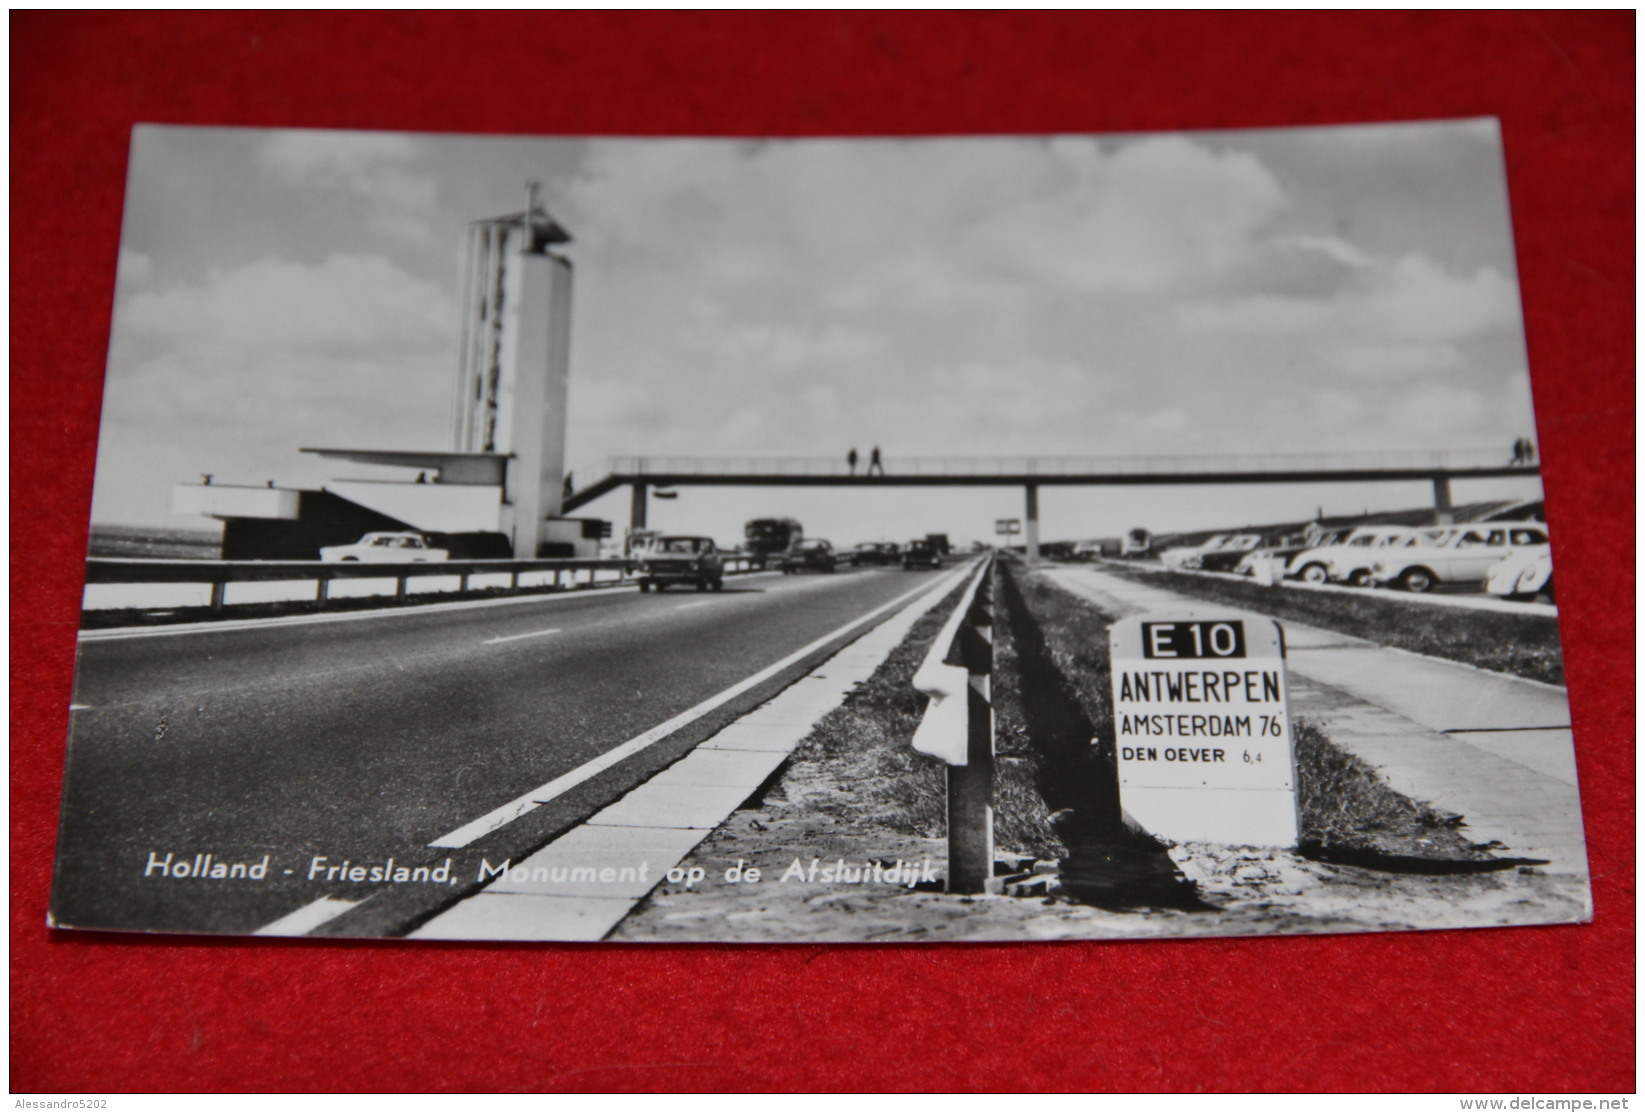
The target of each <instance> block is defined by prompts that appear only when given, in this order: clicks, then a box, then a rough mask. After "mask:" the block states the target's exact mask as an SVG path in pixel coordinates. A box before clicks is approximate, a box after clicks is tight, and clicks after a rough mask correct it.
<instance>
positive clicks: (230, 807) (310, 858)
mask: <svg viewBox="0 0 1645 1113" xmlns="http://www.w3.org/2000/svg"><path fill="white" fill-rule="evenodd" d="M936 578H937V577H936V576H935V575H933V574H932V573H905V572H901V571H897V570H862V571H846V570H844V569H842V570H841V571H840V573H838V574H835V575H800V576H781V575H775V574H767V575H756V576H750V577H739V578H735V579H732V580H728V581H727V583H726V588H725V590H724V591H723V592H719V593H707V594H700V593H697V592H692V591H687V590H675V591H671V592H662V593H653V594H649V595H642V594H640V593H639V592H637V591H634V590H632V589H628V590H617V591H609V592H597V593H586V594H584V593H578V594H567V595H563V596H556V597H546V598H541V599H531V600H529V601H518V600H511V601H509V602H508V603H507V604H506V605H500V606H498V605H491V606H466V607H455V608H449V609H445V608H442V609H440V610H429V609H425V608H415V609H408V610H403V611H398V612H394V613H368V614H365V615H358V614H356V615H352V616H349V617H347V618H343V619H339V620H327V621H321V622H312V621H311V622H298V623H284V624H281V623H275V624H262V625H258V626H256V627H254V628H239V629H210V630H197V631H190V632H177V631H172V632H167V631H165V630H155V631H145V632H143V633H141V634H135V635H132V636H119V637H114V638H91V639H87V640H85V641H83V642H82V644H81V648H80V661H79V670H78V674H77V679H76V688H75V696H74V705H75V709H74V710H73V712H72V713H71V717H70V739H69V757H68V764H67V781H66V786H65V790H64V803H63V816H64V822H63V829H62V834H61V836H60V845H59V849H58V867H57V879H56V886H55V890H54V893H53V914H54V917H55V921H56V922H57V923H58V924H60V925H62V926H68V927H83V928H119V929H137V930H146V931H189V932H231V933H247V932H252V931H256V930H257V929H259V928H262V927H266V926H267V925H269V924H270V923H272V922H274V921H276V920H278V919H280V918H282V917H285V916H288V915H290V914H292V913H294V912H297V911H298V910H300V909H304V908H305V907H307V906H310V905H313V904H314V903H315V902H317V901H326V902H339V903H337V904H335V905H334V907H343V908H347V912H346V914H344V915H340V916H338V917H336V918H335V919H333V920H331V921H330V922H329V923H327V924H326V925H325V927H324V929H323V930H322V931H321V932H320V933H322V934H325V933H330V934H360V935H393V934H398V933H400V932H402V931H406V930H410V928H412V927H415V926H416V925H417V923H420V922H421V921H422V920H425V919H427V918H428V917H429V916H431V915H433V914H434V913H435V912H437V911H438V910H439V909H440V908H442V907H445V906H447V905H449V904H450V903H452V902H453V901H455V900H456V899H458V898H459V897H461V896H462V895H464V894H465V893H467V892H470V891H472V889H473V888H474V884H473V882H474V880H475V878H476V877H477V875H478V865H479V862H480V860H481V858H482V857H489V858H490V860H491V861H493V862H495V861H497V860H499V859H500V858H503V857H508V856H510V855H513V856H514V857H516V858H518V857H520V856H521V855H523V854H525V853H528V852H529V851H531V850H533V849H535V848H536V847H537V846H540V845H542V844H543V843H544V842H546V841H547V840H548V839H550V838H552V837H553V836H554V835H556V834H558V833H559V832H560V831H563V830H565V829H566V828H568V827H570V826H571V825H572V824H574V823H576V822H577V821H579V820H580V819H582V818H584V817H585V816H587V815H589V814H591V813H592V812H593V811H595V810H597V809H598V808H600V807H603V806H605V805H606V804H608V803H610V802H611V801H612V800H615V799H617V798H618V797H619V796H621V795H622V794H623V793H624V792H626V791H628V789H630V788H631V787H633V785H635V784H637V783H639V782H640V781H642V780H644V779H645V778H646V777H647V776H649V775H650V774H651V773H653V772H655V771H656V770H657V769H659V768H661V767H663V766H665V765H667V764H669V763H671V762H672V761H674V760H676V759H677V758H678V757H679V756H681V755H682V754H683V753H685V752H686V751H688V750H689V749H690V748H691V747H692V746H694V745H696V744H697V742H699V741H701V740H702V739H703V738H705V737H707V736H708V735H709V734H711V733H713V732H714V731H715V730H717V729H719V728H720V727H721V726H722V725H724V723H726V722H728V721H730V719H732V718H734V717H735V716H737V715H739V714H741V713H743V712H745V711H746V710H747V709H748V708H750V707H752V706H755V705H757V704H758V703H761V702H763V701H764V700H766V699H768V698H770V696H771V695H772V694H774V692H775V691H777V690H780V689H781V687H783V686H785V685H786V684H787V683H789V682H791V681H792V680H793V679H794V678H795V677H796V676H798V675H801V674H803V672H804V671H805V670H806V669H807V668H809V667H810V665H811V664H812V663H814V662H815V660H817V659H820V657H821V656H823V655H825V654H826V653H828V652H832V650H833V648H836V647H837V645H838V644H842V643H843V641H844V640H847V639H848V638H849V637H851V636H854V635H855V634H856V633H860V632H861V629H860V628H859V629H856V630H853V631H851V632H850V633H848V634H842V636H841V637H840V638H838V639H835V640H834V641H833V642H831V643H830V644H829V645H828V646H826V647H820V648H818V649H817V650H816V651H815V652H813V653H811V654H809V655H808V656H806V657H805V658H803V659H801V660H798V661H796V662H794V663H793V664H792V665H791V666H790V667H788V668H785V669H784V670H782V671H781V672H780V673H779V674H777V675H774V676H773V677H771V678H770V679H769V680H767V681H765V682H763V683H761V684H760V685H758V686H757V687H755V688H753V689H751V690H749V691H747V692H745V693H743V694H741V695H740V696H738V697H737V698H735V699H733V700H731V701H730V702H728V703H726V704H724V705H723V706H722V707H720V708H718V709H716V710H714V711H711V712H709V713H707V714H705V715H703V716H700V717H697V718H696V719H695V720H694V721H693V722H691V723H689V724H687V725H684V726H681V727H680V729H678V730H675V731H673V732H672V733H670V734H668V735H667V737H665V738H663V739H662V740H661V741H660V742H658V743H657V744H656V745H652V746H650V747H648V748H646V749H645V750H643V751H642V752H640V753H638V754H635V755H634V756H632V757H630V758H628V759H626V760H624V761H621V762H619V763H617V764H615V765H613V766H612V767H611V768H610V769H608V770H605V771H602V772H600V773H598V774H597V775H594V776H593V777H591V778H590V779H588V780H586V781H585V782H584V783H582V784H579V785H577V786H576V787H575V788H573V789H571V790H570V791H567V792H565V793H564V794H562V795H561V796H559V797H558V798H556V799H555V800H553V801H552V803H550V804H548V805H546V806H543V807H540V808H537V809H535V810H533V811H531V812H530V813H529V814H528V815H526V816H523V817H522V818H519V819H517V820H514V821H512V822H507V823H502V824H501V825H500V826H498V827H497V828H496V829H495V830H492V831H489V832H488V833H485V834H483V835H482V836H481V837H478V838H476V839H474V840H473V841H471V842H469V843H468V844H467V845H464V846H459V847H453V846H451V845H450V843H449V839H448V840H447V842H446V844H445V845H442V846H432V845H431V844H432V843H435V842H437V841H440V840H442V839H443V838H446V837H448V836H449V834H450V833H451V832H453V831H456V830H459V829H462V828H464V827H465V825H472V824H473V823H474V822H475V821H476V820H479V819H481V818H482V817H484V816H486V815H487V814H488V813H492V812H494V811H495V809H497V808H499V807H500V806H503V805H505V804H506V803H507V802H508V801H510V800H514V799H517V798H518V797H520V795H521V794H522V793H529V792H530V791H531V790H532V789H534V788H535V787H537V786H540V785H544V784H546V783H547V782H549V781H552V780H554V779H556V778H559V777H563V776H565V775H566V774H568V773H570V772H572V771H574V770H576V769H578V768H579V767H580V766H583V765H584V764H585V763H587V762H589V761H590V760H592V759H595V758H597V757H598V756H600V755H602V754H604V753H606V752H608V751H610V750H612V749H613V748H615V747H618V746H620V745H622V744H623V743H625V742H627V741H629V740H630V739H633V738H634V737H635V736H637V735H640V734H642V733H644V732H646V731H648V730H651V729H653V728H655V727H657V726H658V725H659V724H663V723H666V722H667V721H668V720H670V719H671V718H673V717H675V716H678V715H680V714H681V713H682V712H686V711H689V710H690V709H692V708H694V707H696V706H697V705H698V704H700V703H702V702H704V701H705V700H709V699H710V698H711V697H713V696H715V695H716V694H718V693H722V692H723V691H724V690H725V689H727V688H729V687H731V686H733V685H735V684H737V683H738V682H739V681H743V680H745V679H747V678H748V677H750V676H752V675H754V674H756V673H758V672H760V671H761V670H762V669H766V668H768V667H769V666H771V665H773V664H774V663H776V662H779V661H781V660H782V659H783V658H785V657H787V656H789V655H791V654H793V653H795V651H797V650H799V649H802V648H803V647H805V646H807V645H809V644H811V643H812V642H815V641H817V640H818V639H820V638H823V637H825V636H826V635H828V634H830V633H831V632H833V631H836V630H840V629H841V628H842V627H846V626H850V625H851V624H853V623H854V622H858V620H860V619H862V617H863V616H864V615H866V614H868V613H869V612H871V611H873V610H874V609H875V608H877V607H880V606H882V605H883V604H886V603H888V602H890V601H892V600H894V599H896V598H898V597H899V596H902V595H904V594H905V593H908V592H909V591H911V590H912V589H915V588H916V587H919V586H921V585H924V584H932V583H934V581H935V580H936ZM207 854H209V855H211V859H210V860H209V861H207V860H206V859H205V858H204V855H207ZM168 856H169V857H168ZM391 858H392V859H393V864H392V865H390V864H389V859H391ZM316 859H323V861H322V862H318V863H317V862H316ZM197 863H198V865H197ZM265 863H266V864H265ZM345 863H346V865H345ZM448 865H449V868H447V869H444V870H443V869H442V867H445V866H448ZM216 866H222V867H223V870H222V871H221V872H224V873H227V874H230V875H231V876H225V877H213V876H211V874H212V872H213V867H216ZM237 866H238V867H240V868H239V869H238V870H237V869H235V867H237ZM359 867H364V870H360V871H359V872H355V871H356V870H358V868H359ZM374 868H375V869H378V870H380V871H381V872H380V873H379V874H378V875H377V878H381V879H382V880H378V879H377V878H374V877H373V876H372V874H371V872H370V871H371V870H372V869H374ZM419 868H421V870H422V872H421V873H416V874H412V875H411V876H409V877H407V878H406V879H404V880H401V881H399V882H396V881H394V880H393V879H394V878H395V877H396V875H397V874H398V872H399V871H400V870H405V871H408V873H409V871H414V870H417V869H419ZM197 872H198V873H202V874H204V876H192V874H195V873H197ZM255 874H262V876H260V877H259V876H252V875H255ZM235 875H241V876H235ZM341 902H352V906H350V905H346V904H343V903H341Z"/></svg>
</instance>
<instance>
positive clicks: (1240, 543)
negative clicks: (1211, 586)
mask: <svg viewBox="0 0 1645 1113" xmlns="http://www.w3.org/2000/svg"><path fill="white" fill-rule="evenodd" d="M1261 545H1262V534H1260V533H1236V534H1234V535H1233V536H1232V537H1230V538H1229V539H1228V540H1226V541H1224V542H1223V543H1222V544H1221V545H1218V546H1217V547H1216V548H1215V549H1206V550H1204V551H1203V552H1201V553H1200V554H1199V555H1198V556H1197V557H1195V558H1193V559H1194V563H1193V564H1192V565H1188V566H1185V567H1193V568H1201V569H1204V570H1205V571H1207V572H1232V571H1233V570H1234V566H1235V565H1237V564H1239V562H1240V560H1241V559H1242V558H1243V557H1244V556H1245V554H1246V553H1248V552H1251V551H1252V550H1253V549H1256V548H1259V547H1260V546H1261Z"/></svg>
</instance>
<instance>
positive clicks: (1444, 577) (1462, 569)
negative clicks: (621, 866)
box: [1370, 522, 1548, 592]
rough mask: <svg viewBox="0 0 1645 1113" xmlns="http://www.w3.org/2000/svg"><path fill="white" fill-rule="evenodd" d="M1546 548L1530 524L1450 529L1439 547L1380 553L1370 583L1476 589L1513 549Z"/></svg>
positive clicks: (1540, 531) (1542, 533)
mask: <svg viewBox="0 0 1645 1113" xmlns="http://www.w3.org/2000/svg"><path fill="white" fill-rule="evenodd" d="M1547 543H1548V530H1547V527H1545V526H1542V525H1540V524H1538V523H1535V522H1480V523H1478V524H1476V525H1471V526H1462V527H1460V528H1457V529H1454V530H1452V531H1451V533H1450V535H1449V536H1448V537H1447V538H1446V539H1445V540H1444V541H1443V542H1442V543H1440V544H1429V545H1423V544H1417V545H1402V546H1399V547H1397V548H1390V549H1385V550H1383V551H1382V553H1381V554H1379V556H1378V559H1377V562H1376V564H1375V565H1374V566H1373V567H1372V569H1371V575H1370V581H1371V583H1373V584H1377V585H1383V584H1393V585H1394V586H1396V587H1399V588H1402V589H1404V590H1405V591H1418V592H1420V591H1429V590H1431V589H1432V588H1433V587H1434V586H1435V585H1438V584H1471V585H1473V586H1475V587H1479V586H1483V585H1484V583H1485V574H1486V572H1488V571H1489V570H1490V568H1491V565H1493V564H1495V563H1496V562H1497V561H1499V560H1501V559H1502V558H1503V557H1505V556H1507V555H1508V554H1509V553H1511V552H1512V551H1513V550H1515V549H1519V548H1524V547H1525V546H1528V545H1546V544H1547Z"/></svg>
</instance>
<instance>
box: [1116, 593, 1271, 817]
mask: <svg viewBox="0 0 1645 1113" xmlns="http://www.w3.org/2000/svg"><path fill="white" fill-rule="evenodd" d="M1109 642H1110V650H1111V654H1110V660H1111V662H1112V670H1113V675H1112V681H1113V692H1114V742H1115V751H1116V752H1115V756H1116V758H1117V761H1118V767H1119V782H1120V786H1119V787H1120V807H1121V809H1122V810H1123V812H1124V813H1125V817H1126V820H1127V822H1129V823H1131V824H1132V825H1133V826H1136V827H1139V828H1141V829H1142V830H1144V831H1147V832H1148V833H1149V834H1151V835H1156V836H1158V837H1160V838H1164V839H1169V840H1171V841H1173V842H1213V843H1222V844H1224V845H1228V846H1272V847H1293V846H1295V845H1296V843H1297V835H1298V820H1297V802H1296V761H1295V757H1294V754H1293V750H1292V742H1291V716H1290V711H1289V704H1288V699H1287V695H1286V686H1285V635H1284V631H1283V630H1282V629H1281V628H1280V625H1279V623H1277V622H1275V621H1274V620H1273V619H1265V618H1254V617H1226V618H1223V617H1215V616H1210V615H1203V614H1181V615H1164V614H1145V615H1140V616H1136V617H1133V618H1127V619H1121V620H1120V621H1119V622H1116V623H1114V625H1113V627H1112V628H1111V629H1110V632H1109Z"/></svg>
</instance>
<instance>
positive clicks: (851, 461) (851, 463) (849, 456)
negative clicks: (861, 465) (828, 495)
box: [845, 448, 857, 475]
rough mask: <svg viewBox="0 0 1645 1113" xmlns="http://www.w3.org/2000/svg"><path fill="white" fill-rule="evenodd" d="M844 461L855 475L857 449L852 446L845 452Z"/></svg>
mask: <svg viewBox="0 0 1645 1113" xmlns="http://www.w3.org/2000/svg"><path fill="white" fill-rule="evenodd" d="M845 463H846V466H847V467H849V468H850V469H851V474H852V475H856V474H857V450H856V449H855V448H853V449H852V450H851V451H850V452H847V453H846V454H845Z"/></svg>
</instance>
